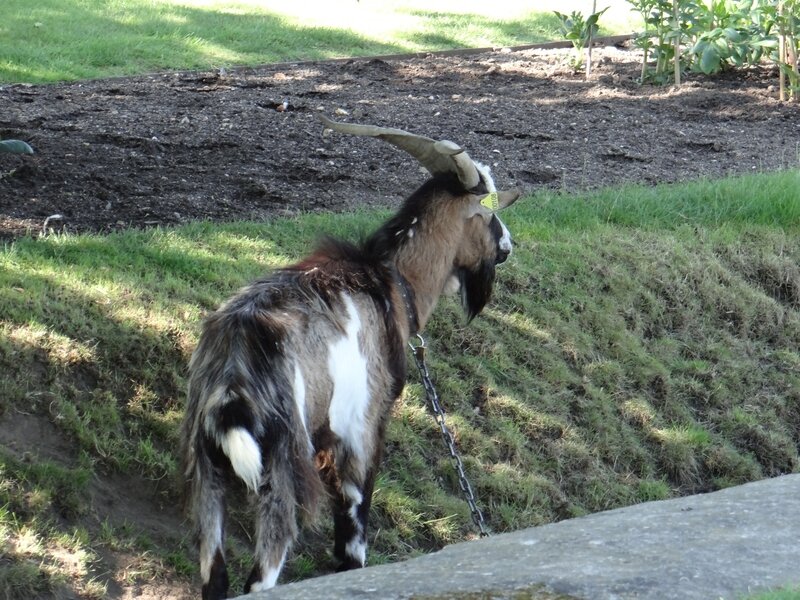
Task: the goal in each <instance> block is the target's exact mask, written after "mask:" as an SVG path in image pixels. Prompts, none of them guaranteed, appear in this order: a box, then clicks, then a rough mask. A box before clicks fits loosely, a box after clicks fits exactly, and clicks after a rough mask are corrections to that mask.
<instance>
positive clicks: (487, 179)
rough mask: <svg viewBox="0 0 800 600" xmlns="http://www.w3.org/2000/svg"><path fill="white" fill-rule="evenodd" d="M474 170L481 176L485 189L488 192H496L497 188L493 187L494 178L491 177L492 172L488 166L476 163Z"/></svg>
mask: <svg viewBox="0 0 800 600" xmlns="http://www.w3.org/2000/svg"><path fill="white" fill-rule="evenodd" d="M475 168H476V169H477V170H478V173H480V174H481V178H482V179H483V181H484V183H485V184H486V189H487V190H489V191H490V192H496V191H497V188H496V187H495V186H494V178H493V177H492V170H491V169H490V168H489V166H488V165H484V164H482V163H479V162H476V163H475Z"/></svg>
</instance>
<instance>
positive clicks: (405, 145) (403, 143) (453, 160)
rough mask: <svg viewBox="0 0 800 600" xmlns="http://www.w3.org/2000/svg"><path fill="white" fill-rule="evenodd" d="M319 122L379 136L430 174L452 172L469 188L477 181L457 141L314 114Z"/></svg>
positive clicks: (469, 160) (340, 128)
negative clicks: (357, 123)
mask: <svg viewBox="0 0 800 600" xmlns="http://www.w3.org/2000/svg"><path fill="white" fill-rule="evenodd" d="M317 116H318V117H319V119H320V121H322V123H323V124H324V125H325V127H327V128H329V129H333V130H334V131H338V132H340V133H349V134H352V135H366V136H370V137H376V138H379V139H382V140H384V141H386V142H389V143H390V144H392V145H394V146H397V147H398V148H400V149H401V150H405V151H406V152H408V153H409V154H410V155H411V156H413V157H414V158H416V159H417V161H419V163H420V164H421V165H422V166H423V167H425V168H426V169H427V170H428V172H429V173H430V174H431V175H438V174H440V173H455V174H456V175H458V179H459V181H460V182H461V183H462V185H463V186H464V187H465V188H466V189H468V190H469V189H472V188H474V187H475V186H476V185H478V183H479V182H480V175H479V174H478V169H476V168H475V164H474V163H473V162H472V159H471V158H470V157H469V155H468V154H467V153H466V152H464V150H462V149H461V147H460V146H459V145H458V144H455V143H453V142H450V141H447V140H443V141H440V142H437V141H436V140H432V139H431V138H428V137H425V136H422V135H416V134H414V133H409V132H407V131H403V130H402V129H394V128H392V127H378V126H376V125H356V124H354V123H339V122H337V121H331V120H330V119H329V118H328V117H326V116H325V115H323V114H320V113H317Z"/></svg>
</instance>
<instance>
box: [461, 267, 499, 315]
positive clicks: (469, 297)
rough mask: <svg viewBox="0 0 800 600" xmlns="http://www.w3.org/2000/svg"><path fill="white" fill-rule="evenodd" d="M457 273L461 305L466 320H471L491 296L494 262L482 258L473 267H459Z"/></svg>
mask: <svg viewBox="0 0 800 600" xmlns="http://www.w3.org/2000/svg"><path fill="white" fill-rule="evenodd" d="M457 275H458V280H459V282H460V284H461V285H460V291H461V306H462V307H463V308H464V312H465V313H467V320H468V321H472V319H474V318H475V317H476V316H477V315H478V313H480V312H481V311H482V310H483V307H484V306H486V303H487V302H489V298H491V296H492V286H493V285H494V276H495V267H494V262H492V261H489V260H484V261H482V262H481V263H480V264H479V265H478V266H477V267H476V268H474V269H467V268H466V267H461V268H460V269H459V270H458V273H457Z"/></svg>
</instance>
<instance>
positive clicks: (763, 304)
mask: <svg viewBox="0 0 800 600" xmlns="http://www.w3.org/2000/svg"><path fill="white" fill-rule="evenodd" d="M798 185H800V173H798V172H797V171H794V172H787V173H783V174H775V175H764V176H756V177H747V178H743V179H734V180H727V181H724V182H721V183H696V184H690V185H682V186H673V187H660V188H655V189H650V188H648V189H637V188H630V189H623V190H620V189H617V190H609V191H605V192H600V193H597V194H593V195H591V196H587V197H575V196H560V195H547V194H544V195H539V196H536V197H534V198H530V199H527V200H524V201H521V202H519V203H517V205H515V207H514V208H513V209H511V210H509V211H508V214H507V216H506V221H507V224H508V225H509V227H510V229H511V230H512V231H513V232H514V233H515V240H516V243H517V246H516V250H515V254H514V256H513V258H512V260H511V261H510V263H509V264H508V265H506V266H505V267H504V268H503V269H502V272H501V274H500V278H499V283H498V287H497V291H496V295H495V298H494V301H493V302H492V304H491V306H490V307H489V309H488V310H486V311H485V313H484V314H483V315H482V316H481V317H479V318H478V319H477V320H476V321H475V322H473V323H472V324H471V325H469V326H464V325H463V319H462V318H461V316H460V311H459V308H458V307H457V306H456V304H455V303H454V301H452V300H449V299H448V300H445V301H444V302H443V303H442V304H441V305H440V307H439V309H438V310H437V313H436V316H435V318H434V320H433V321H432V322H431V324H430V326H429V329H428V332H427V337H428V340H429V343H430V345H431V351H430V354H429V366H430V368H431V371H432V373H433V374H434V377H435V379H436V383H437V387H438V389H439V392H440V395H441V396H442V400H443V403H444V405H445V406H446V408H447V409H448V411H449V417H448V418H449V423H450V424H451V426H452V428H453V430H454V432H455V434H456V437H457V440H458V444H459V447H460V450H461V452H462V453H463V456H464V461H465V464H466V466H467V470H468V472H469V474H470V476H471V478H472V481H473V484H474V486H475V489H476V495H477V497H478V499H479V503H480V504H481V506H482V508H483V509H484V511H485V513H486V516H487V518H488V521H489V524H490V526H491V528H492V529H494V530H495V531H507V530H512V529H517V528H520V527H525V526H529V525H536V524H540V523H546V522H550V521H553V520H556V519H561V518H566V517H570V516H573V515H580V514H585V513H587V512H592V511H597V510H602V509H606V508H612V507H616V506H622V505H626V504H630V503H635V502H641V501H646V500H654V499H661V498H667V497H671V496H675V495H678V494H686V493H691V492H695V491H699V490H712V489H718V488H720V487H724V486H728V485H733V484H737V483H741V482H744V481H748V480H753V479H757V478H761V477H765V476H772V475H777V474H780V473H786V472H792V471H796V470H797V469H798V464H799V463H798V444H800V434H798V431H800V375H799V373H800V352H798V348H799V347H800V267H798V265H800V235H798V234H799V233H800V229H798V223H800V199H798V198H797V194H796V190H797V189H798ZM383 216H385V214H384V213H381V214H374V213H368V214H358V215H327V216H325V215H312V216H304V217H300V218H296V219H291V220H287V221H276V222H272V223H269V224H234V225H224V226H211V225H204V224H197V225H192V226H187V227H182V228H179V229H175V230H155V231H149V232H129V233H124V234H119V235H112V236H108V237H102V236H79V237H75V236H58V237H50V238H46V239H26V240H20V241H19V242H17V243H15V244H14V245H12V246H10V247H7V248H6V249H5V250H4V251H3V252H2V253H0V315H1V316H2V319H0V372H2V373H4V374H5V375H4V377H3V378H2V379H0V410H2V411H3V413H4V419H20V418H22V417H20V416H19V415H20V413H25V414H26V415H28V416H27V417H26V418H30V419H36V418H38V419H40V420H41V421H44V422H47V423H50V424H51V425H50V426H51V427H53V429H54V431H56V432H57V433H58V435H59V436H61V437H62V439H63V446H64V448H65V449H66V452H62V453H61V454H62V455H63V458H59V457H58V456H53V455H50V458H48V457H47V456H43V455H42V454H40V452H39V451H38V450H37V449H36V448H33V449H32V450H31V451H27V452H19V451H18V452H3V453H2V454H0V506H2V507H3V509H2V511H0V530H1V531H2V535H0V539H5V540H6V541H5V542H4V548H3V552H4V554H5V556H6V560H7V562H6V568H5V569H2V570H0V596H2V595H3V593H4V592H8V591H9V590H11V592H9V593H10V594H11V597H21V596H20V594H19V593H18V592H19V590H20V589H22V590H24V591H26V592H30V590H35V589H48V588H53V587H58V586H59V585H62V584H65V585H68V586H70V587H72V588H73V589H78V590H80V591H81V593H83V594H85V595H88V596H92V595H100V594H101V593H102V585H103V582H102V578H100V579H99V580H95V579H93V577H94V573H93V571H92V569H91V563H92V560H93V557H95V556H97V555H98V554H103V553H105V552H107V551H117V550H124V551H127V552H132V553H139V554H142V555H145V554H146V555H147V556H149V557H150V559H149V560H150V562H149V563H148V564H146V565H144V566H143V567H142V568H141V572H140V573H139V574H138V575H136V574H134V575H133V576H132V578H133V579H134V580H136V578H137V577H139V578H140V579H141V578H147V577H155V578H159V577H175V575H176V574H177V575H178V576H180V577H184V576H186V575H191V574H192V573H193V572H194V568H195V567H194V559H193V558H192V557H191V555H190V554H189V552H188V550H187V548H188V545H189V544H188V541H187V540H186V539H185V538H184V537H182V530H181V529H178V530H176V531H175V535H174V536H173V537H172V538H170V539H167V540H159V539H147V538H146V537H144V536H142V535H141V533H140V531H139V530H138V529H137V524H136V523H135V522H134V523H130V522H127V523H126V520H125V519H121V518H119V516H118V515H113V514H106V513H105V512H104V509H103V507H102V506H97V505H95V506H92V505H90V504H89V493H90V490H91V488H92V483H91V482H92V481H93V479H95V478H96V477H100V478H101V479H102V478H103V477H105V476H108V475H109V474H114V473H123V474H126V477H128V478H140V479H141V480H142V481H147V482H149V483H148V486H149V487H148V489H150V488H151V487H155V489H156V490H157V494H158V495H159V497H162V498H166V499H167V501H168V502H173V503H174V501H175V500H176V498H177V492H176V485H175V479H174V476H175V464H176V457H175V456H174V454H173V449H174V447H175V445H176V438H175V435H176V434H175V432H176V427H177V423H178V422H179V419H180V411H181V405H182V401H183V387H184V381H183V377H184V372H185V364H186V361H187V359H188V356H189V353H190V352H191V349H192V347H193V345H194V343H195V341H196V335H197V328H198V321H199V319H200V318H201V315H202V314H203V313H204V312H205V311H207V310H210V309H213V308H214V307H215V306H216V305H217V304H218V303H219V302H220V301H221V300H222V299H223V298H225V297H226V296H227V295H229V294H230V293H231V292H232V291H233V290H235V289H236V288H237V287H238V286H239V285H240V284H242V283H243V282H245V281H247V280H248V279H250V278H252V277H253V276H255V275H256V274H258V273H260V272H261V271H262V270H263V269H265V268H267V267H270V266H274V265H276V264H280V263H283V262H285V261H287V260H292V259H294V258H296V257H298V256H300V255H301V254H302V253H304V252H305V251H306V250H307V248H308V246H309V244H310V243H311V242H312V241H313V240H314V239H315V238H316V237H317V236H318V235H319V233H321V232H323V231H326V232H332V233H334V234H338V235H343V236H346V237H350V238H352V237H354V236H357V235H358V234H359V232H361V233H363V232H366V231H368V230H370V229H371V228H373V227H374V226H375V225H376V224H377V223H378V222H379V220H380V218H382V217H383ZM422 398H423V395H422V390H421V386H420V385H419V383H418V378H417V376H416V373H412V374H411V377H410V385H409V387H408V389H407V392H406V394H405V396H404V398H403V399H402V401H401V402H400V403H399V405H398V406H397V407H396V411H395V419H394V421H393V422H392V425H391V427H390V429H389V433H388V451H387V454H386V458H385V465H384V469H383V472H382V474H381V476H380V478H379V480H378V484H377V487H376V491H375V495H374V500H373V506H374V511H373V528H372V532H373V533H372V545H373V551H372V554H371V558H370V560H371V563H372V564H375V563H378V562H384V561H390V560H397V559H400V558H404V557H407V556H409V555H411V554H415V553H418V552H424V551H427V550H430V549H433V548H438V547H440V546H441V545H443V544H446V543H450V542H453V541H458V540H461V539H464V538H465V537H469V536H470V535H472V532H471V530H470V527H469V515H468V511H467V509H466V506H465V505H464V503H463V501H462V500H461V498H460V496H459V494H458V491H457V490H458V488H457V482H456V481H455V480H454V476H453V472H452V469H451V467H450V465H449V461H448V459H447V455H446V452H445V450H444V448H443V446H442V444H441V440H440V437H439V433H438V431H437V428H436V426H435V424H434V422H433V420H432V418H431V417H430V416H429V415H428V414H426V410H425V408H424V405H423V400H422ZM7 422H8V421H7ZM64 448H62V450H63V449H64ZM151 481H158V482H159V483H157V484H153V483H152V482H151ZM154 495H155V492H154ZM155 500H156V499H155V498H154V499H153V501H154V503H155ZM244 522H246V520H245V521H244ZM328 529H329V525H328V524H323V525H322V527H321V530H320V531H319V532H317V533H312V534H309V535H308V536H307V537H306V538H305V540H304V542H303V543H302V544H301V545H300V546H299V548H298V552H297V554H296V556H295V557H294V558H293V559H292V561H291V563H290V565H289V570H288V576H289V577H304V576H308V575H309V574H313V573H315V572H317V571H318V569H320V568H321V569H325V568H327V567H328V564H327V562H326V561H327V558H325V556H326V555H325V552H324V550H327V542H326V541H325V539H326V536H327V535H328ZM323 549H324V550H323ZM64 556H70V557H76V556H77V557H79V558H76V559H75V560H74V561H73V562H76V563H79V565H82V566H80V568H72V569H68V568H67V567H66V566H64V564H63V560H64V558H63V557H64ZM232 556H233V562H234V564H237V563H239V562H241V563H242V564H243V565H245V564H246V563H247V561H248V560H249V559H248V552H247V549H246V546H243V545H242V544H240V543H236V544H233V548H232ZM31 558H32V559H33V562H31V561H30V559H31ZM242 568H245V567H244V566H243V567H242ZM240 584H241V581H236V582H235V583H234V585H235V586H237V585H240ZM234 589H240V588H238V587H235V588H234Z"/></svg>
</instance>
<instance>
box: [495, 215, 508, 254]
mask: <svg viewBox="0 0 800 600" xmlns="http://www.w3.org/2000/svg"><path fill="white" fill-rule="evenodd" d="M494 218H495V219H497V222H498V223H500V227H502V228H503V235H502V237H501V238H500V241H499V242H498V246H500V249H501V250H505V251H506V252H508V253H509V254H511V232H510V231H509V230H508V228H507V227H506V225H505V223H503V222H502V221H501V220H500V217H498V216H497V215H495V216H494Z"/></svg>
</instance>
